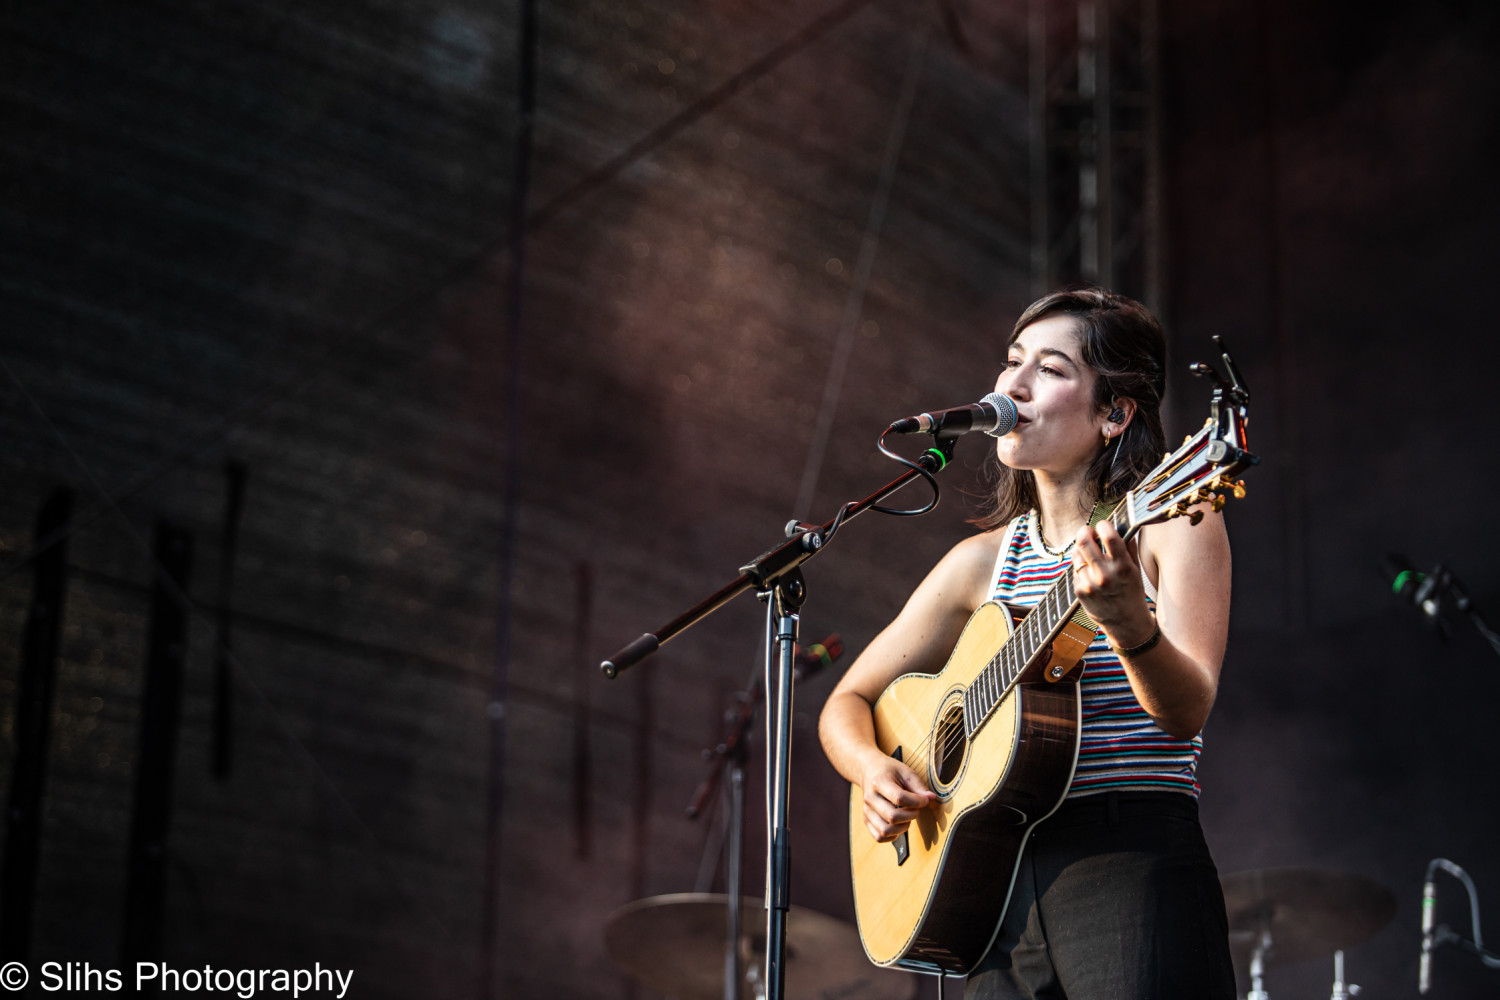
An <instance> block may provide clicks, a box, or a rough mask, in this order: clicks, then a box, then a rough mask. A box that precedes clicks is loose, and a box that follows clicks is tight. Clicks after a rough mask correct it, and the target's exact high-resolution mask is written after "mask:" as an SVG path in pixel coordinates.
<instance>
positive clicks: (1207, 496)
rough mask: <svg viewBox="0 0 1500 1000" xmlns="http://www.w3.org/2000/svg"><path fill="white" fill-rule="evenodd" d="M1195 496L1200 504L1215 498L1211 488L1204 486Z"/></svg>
mask: <svg viewBox="0 0 1500 1000" xmlns="http://www.w3.org/2000/svg"><path fill="white" fill-rule="evenodd" d="M1193 496H1194V497H1195V498H1197V500H1198V502H1199V503H1202V502H1203V501H1205V500H1212V499H1213V498H1214V491H1213V490H1212V489H1210V488H1209V487H1207V486H1204V487H1202V488H1201V489H1199V490H1198V492H1197V493H1194V494H1193Z"/></svg>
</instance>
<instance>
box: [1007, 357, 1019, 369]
mask: <svg viewBox="0 0 1500 1000" xmlns="http://www.w3.org/2000/svg"><path fill="white" fill-rule="evenodd" d="M1005 367H1007V368H1019V367H1021V359H1020V358H1007V359H1006V360H1005Z"/></svg>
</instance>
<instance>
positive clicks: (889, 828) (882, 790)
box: [859, 754, 938, 844]
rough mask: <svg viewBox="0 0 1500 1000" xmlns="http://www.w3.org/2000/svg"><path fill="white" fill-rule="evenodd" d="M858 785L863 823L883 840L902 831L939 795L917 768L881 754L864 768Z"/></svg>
mask: <svg viewBox="0 0 1500 1000" xmlns="http://www.w3.org/2000/svg"><path fill="white" fill-rule="evenodd" d="M859 787H860V789H861V790H862V791H863V792H864V805H865V827H866V828H867V829H868V830H869V831H870V836H872V837H874V838H875V839H876V840H877V841H879V842H880V843H882V844H885V843H889V842H890V841H892V840H895V839H896V838H897V837H899V836H901V834H903V833H905V832H906V828H907V827H908V826H911V821H912V820H914V819H916V818H917V816H918V815H920V813H921V811H922V810H923V809H925V808H927V807H928V806H930V805H932V804H933V803H934V802H936V801H937V798H938V797H937V795H936V793H934V792H933V791H932V790H930V789H929V788H928V787H927V783H926V782H924V781H923V780H922V779H921V777H920V776H918V774H917V772H915V771H913V770H912V769H911V768H909V767H907V766H906V765H905V764H903V763H901V762H900V761H899V760H897V759H896V758H894V757H887V756H885V755H884V754H882V755H881V757H880V759H879V760H877V761H875V762H873V763H872V764H870V766H869V767H867V768H866V769H865V772H864V779H863V780H862V781H861V782H860V783H859Z"/></svg>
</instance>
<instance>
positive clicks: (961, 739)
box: [936, 705, 967, 785]
mask: <svg viewBox="0 0 1500 1000" xmlns="http://www.w3.org/2000/svg"><path fill="white" fill-rule="evenodd" d="M966 742H967V737H966V736H964V713H963V706H961V705H954V706H952V707H951V708H949V709H948V711H946V712H944V713H943V717H942V719H941V720H939V722H938V725H937V748H938V750H937V755H936V756H937V773H938V781H940V782H942V783H943V784H945V785H947V784H950V783H952V781H953V779H954V778H956V777H958V772H959V770H960V769H961V768H962V767H963V763H964V744H965V743H966Z"/></svg>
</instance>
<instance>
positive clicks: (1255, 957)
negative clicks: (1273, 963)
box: [1245, 927, 1271, 1000]
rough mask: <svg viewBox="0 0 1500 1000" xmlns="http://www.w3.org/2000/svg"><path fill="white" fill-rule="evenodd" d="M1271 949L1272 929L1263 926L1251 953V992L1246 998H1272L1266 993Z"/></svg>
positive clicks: (1259, 999)
mask: <svg viewBox="0 0 1500 1000" xmlns="http://www.w3.org/2000/svg"><path fill="white" fill-rule="evenodd" d="M1270 951H1271V929H1270V928H1269V927H1262V928H1261V931H1260V940H1259V941H1257V942H1256V943H1255V950H1254V951H1252V952H1251V953H1250V992H1249V993H1246V994H1245V1000H1271V998H1270V995H1269V994H1268V993H1266V985H1265V977H1266V955H1268V954H1270Z"/></svg>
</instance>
